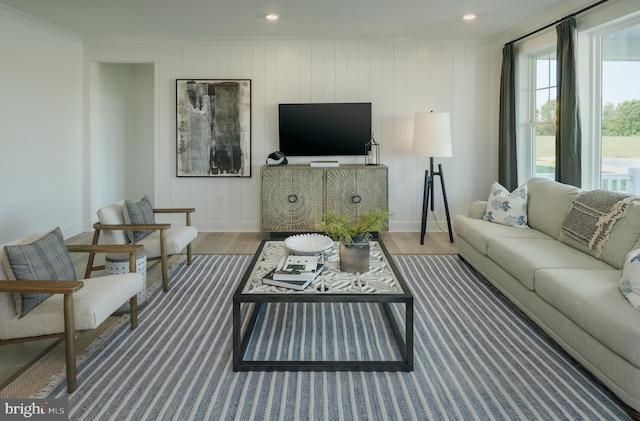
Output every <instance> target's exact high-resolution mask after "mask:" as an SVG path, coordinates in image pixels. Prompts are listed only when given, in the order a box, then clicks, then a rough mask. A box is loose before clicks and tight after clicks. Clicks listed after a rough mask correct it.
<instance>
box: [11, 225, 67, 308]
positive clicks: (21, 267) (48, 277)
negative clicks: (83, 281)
mask: <svg viewBox="0 0 640 421" xmlns="http://www.w3.org/2000/svg"><path fill="white" fill-rule="evenodd" d="M4 254H5V267H6V269H7V271H6V272H7V275H9V278H10V279H14V280H15V279H17V280H20V281H75V280H76V271H75V267H74V266H73V262H72V261H71V256H69V251H68V250H67V246H66V245H65V244H64V239H63V237H62V232H61V231H60V228H56V229H54V230H53V231H51V232H49V233H47V234H46V235H44V236H43V237H41V238H40V239H38V240H36V241H34V242H32V243H29V244H22V245H7V246H5V247H4ZM50 296H51V294H38V293H22V294H15V300H16V311H17V313H18V315H19V316H20V317H23V316H24V315H25V314H27V313H28V312H30V311H31V310H33V309H34V308H35V307H36V306H37V305H38V304H40V303H42V302H43V301H44V300H46V299H47V298H49V297H50Z"/></svg>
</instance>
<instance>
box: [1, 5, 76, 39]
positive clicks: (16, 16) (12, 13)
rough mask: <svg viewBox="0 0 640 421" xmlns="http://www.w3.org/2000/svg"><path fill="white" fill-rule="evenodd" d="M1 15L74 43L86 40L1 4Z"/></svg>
mask: <svg viewBox="0 0 640 421" xmlns="http://www.w3.org/2000/svg"><path fill="white" fill-rule="evenodd" d="M0 15H2V16H6V17H8V18H10V19H13V20H17V21H20V22H22V23H24V24H27V25H30V26H33V27H35V28H38V29H41V30H44V31H47V32H51V33H53V34H55V35H59V36H62V37H65V38H68V39H71V40H73V41H78V42H82V41H83V40H84V37H83V36H82V35H80V34H77V33H75V32H72V31H69V30H67V29H64V28H62V27H60V26H56V25H53V24H51V23H49V22H46V21H44V20H42V19H38V18H36V17H33V16H31V15H28V14H26V13H23V12H21V11H19V10H16V9H13V8H11V7H9V6H5V5H3V4H0Z"/></svg>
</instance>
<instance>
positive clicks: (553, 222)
mask: <svg viewBox="0 0 640 421" xmlns="http://www.w3.org/2000/svg"><path fill="white" fill-rule="evenodd" d="M527 187H528V193H529V198H528V202H527V207H528V212H527V222H528V224H529V226H530V227H531V228H533V229H536V230H538V231H542V232H544V233H545V234H548V235H550V236H552V237H553V238H555V239H558V238H559V236H560V231H561V227H562V223H563V222H564V220H565V218H566V217H567V214H568V213H569V209H571V205H572V203H573V200H574V199H575V198H576V197H578V195H579V194H580V193H581V190H580V189H578V188H577V187H574V186H569V185H567V184H562V183H558V182H556V181H552V180H547V179H544V178H532V179H531V180H529V181H528V182H527Z"/></svg>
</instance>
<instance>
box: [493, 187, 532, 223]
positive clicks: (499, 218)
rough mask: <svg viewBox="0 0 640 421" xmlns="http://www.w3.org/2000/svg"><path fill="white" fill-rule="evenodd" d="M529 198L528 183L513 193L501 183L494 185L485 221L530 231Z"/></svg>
mask: <svg viewBox="0 0 640 421" xmlns="http://www.w3.org/2000/svg"><path fill="white" fill-rule="evenodd" d="M527 196H528V194H527V183H524V184H523V185H521V186H520V187H518V188H517V189H515V190H514V191H513V192H511V193H509V190H507V189H506V188H504V187H503V186H501V185H500V183H497V182H496V183H493V185H492V186H491V193H490V194H489V199H488V200H487V210H486V212H485V214H484V219H485V220H487V221H489V222H496V223H498V224H503V225H509V226H511V227H517V228H525V229H528V228H529V226H528V225H527Z"/></svg>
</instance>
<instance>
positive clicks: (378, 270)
mask: <svg viewBox="0 0 640 421" xmlns="http://www.w3.org/2000/svg"><path fill="white" fill-rule="evenodd" d="M370 245H371V251H370V253H369V258H370V263H369V271H368V272H364V273H347V272H340V258H339V243H337V242H336V243H334V246H333V248H332V249H331V250H329V251H327V252H325V253H323V254H322V255H321V256H320V261H321V262H324V265H325V268H324V270H323V272H322V273H321V274H320V275H318V277H317V278H316V279H315V280H314V281H313V282H312V283H311V285H309V286H308V287H307V288H306V289H305V290H303V291H297V290H294V289H289V288H284V287H276V286H271V285H264V284H263V283H262V278H263V277H264V275H266V274H267V273H269V272H270V271H271V270H273V269H274V268H275V267H276V266H277V265H278V262H280V260H281V259H282V258H283V257H284V256H286V255H287V254H290V252H289V250H288V249H287V247H286V246H285V244H284V241H265V243H264V247H263V248H262V250H261V252H260V254H259V256H258V257H257V260H256V263H255V265H254V267H253V270H252V271H251V274H250V275H249V278H248V279H247V282H246V284H245V285H244V288H243V289H242V294H287V293H288V294H404V293H405V292H406V291H404V290H403V287H402V282H401V281H399V279H398V278H397V276H396V274H395V273H394V270H393V268H392V265H391V264H390V262H389V261H388V260H387V255H386V253H385V251H384V250H383V246H382V244H381V243H379V242H378V241H371V242H370Z"/></svg>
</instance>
